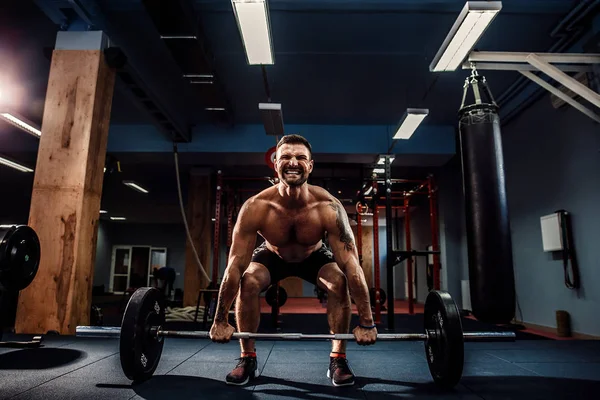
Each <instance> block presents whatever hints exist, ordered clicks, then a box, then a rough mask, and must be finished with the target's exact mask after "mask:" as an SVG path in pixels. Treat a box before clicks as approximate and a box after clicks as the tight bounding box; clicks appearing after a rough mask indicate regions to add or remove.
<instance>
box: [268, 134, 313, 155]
mask: <svg viewBox="0 0 600 400" xmlns="http://www.w3.org/2000/svg"><path fill="white" fill-rule="evenodd" d="M284 144H303V145H304V146H306V148H307V149H308V154H309V156H310V158H311V160H312V147H311V145H310V143H309V142H308V140H306V138H304V137H303V136H300V135H296V134H291V135H285V136H283V137H282V138H281V139H280V140H279V143H277V148H276V149H275V151H276V152H277V151H279V148H280V147H281V146H283V145H284Z"/></svg>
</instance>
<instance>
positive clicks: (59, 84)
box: [15, 32, 115, 335]
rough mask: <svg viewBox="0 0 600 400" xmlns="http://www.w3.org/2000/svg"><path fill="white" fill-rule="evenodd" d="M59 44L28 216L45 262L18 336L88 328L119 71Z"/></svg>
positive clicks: (21, 313)
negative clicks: (62, 47) (109, 137)
mask: <svg viewBox="0 0 600 400" xmlns="http://www.w3.org/2000/svg"><path fill="white" fill-rule="evenodd" d="M61 33H62V32H61ZM64 34H65V35H67V34H68V35H67V36H70V35H73V34H85V35H87V37H89V36H90V35H93V34H96V37H98V34H100V36H102V34H101V32H100V33H98V32H66V33H64ZM63 37H64V36H63ZM70 37H73V36H70ZM58 44H59V43H58V41H57V50H55V51H54V53H53V55H52V63H51V67H50V77H49V81H48V90H47V94H46V103H45V107H44V116H43V121H42V135H41V138H40V144H39V150H38V157H37V165H36V170H35V178H34V183H33V193H32V199H31V209H30V213H29V225H30V226H31V227H32V228H33V229H35V230H36V232H37V234H38V235H39V237H40V242H41V262H40V267H39V271H38V273H37V276H36V278H35V280H34V281H33V283H32V284H31V285H30V286H29V287H27V288H26V289H25V290H23V291H21V293H20V295H19V303H18V309H17V318H16V322H15V330H16V331H17V332H18V333H30V334H31V333H36V334H44V333H46V332H48V331H57V332H59V333H60V334H71V335H72V334H75V328H76V326H77V325H87V324H89V313H90V304H91V294H92V293H91V292H92V281H93V277H94V260H95V256H96V238H97V232H98V217H99V213H100V198H101V193H102V182H103V168H104V162H105V155H106V144H107V139H108V127H109V121H110V112H111V105H112V97H113V89H114V82H115V72H114V70H113V69H111V68H109V67H108V66H107V65H106V63H105V61H104V57H103V53H102V50H101V49H100V48H101V47H100V48H97V49H95V50H58V48H60V46H58Z"/></svg>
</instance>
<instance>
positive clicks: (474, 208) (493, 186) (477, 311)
mask: <svg viewBox="0 0 600 400" xmlns="http://www.w3.org/2000/svg"><path fill="white" fill-rule="evenodd" d="M470 87H471V88H472V89H473V93H474V97H475V102H474V103H473V104H471V105H467V106H465V100H466V98H467V91H468V89H469V88H470ZM464 90H465V92H464V96H463V102H462V105H461V109H460V111H459V133H460V148H461V154H462V174H463V185H464V194H465V201H466V208H465V212H466V229H467V247H468V255H469V279H470V289H471V305H472V309H473V310H472V311H473V315H474V316H475V317H476V318H477V319H478V320H480V321H483V322H490V323H496V324H501V323H509V322H510V321H511V320H512V319H513V318H514V315H515V298H516V296H515V280H514V272H513V257H512V241H511V233H510V221H509V215H508V205H507V200H506V184H505V179H504V158H503V154H502V137H501V133H500V117H499V116H498V106H497V105H496V103H495V101H494V99H493V97H492V95H491V93H490V91H489V88H488V86H487V82H486V80H485V78H484V77H482V76H479V75H478V74H477V72H476V71H475V70H473V74H472V75H471V77H469V78H467V81H466V82H465V86H464ZM482 94H485V95H487V96H488V97H489V100H490V101H489V102H483V101H482Z"/></svg>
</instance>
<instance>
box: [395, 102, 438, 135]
mask: <svg viewBox="0 0 600 400" xmlns="http://www.w3.org/2000/svg"><path fill="white" fill-rule="evenodd" d="M428 114H429V110H428V109H426V108H409V109H407V110H406V112H405V113H404V115H403V116H402V119H401V120H400V124H399V126H398V129H397V130H396V134H395V135H394V139H409V138H410V137H411V136H412V135H413V133H415V131H416V130H417V128H418V127H419V125H421V122H423V120H424V119H425V117H426V116H427V115H428Z"/></svg>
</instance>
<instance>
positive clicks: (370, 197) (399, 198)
mask: <svg viewBox="0 0 600 400" xmlns="http://www.w3.org/2000/svg"><path fill="white" fill-rule="evenodd" d="M372 199H373V197H372V196H365V200H372ZM392 200H404V197H392Z"/></svg>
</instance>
